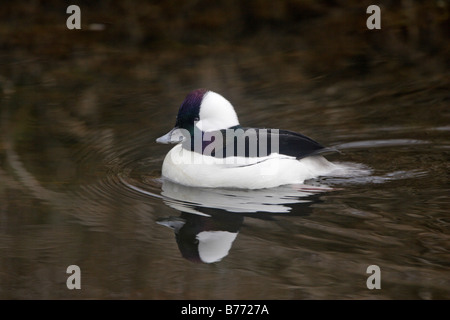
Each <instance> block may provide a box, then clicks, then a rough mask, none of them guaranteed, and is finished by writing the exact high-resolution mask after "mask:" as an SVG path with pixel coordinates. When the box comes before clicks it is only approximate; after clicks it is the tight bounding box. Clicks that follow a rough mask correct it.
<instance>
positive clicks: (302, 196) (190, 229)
mask: <svg viewBox="0 0 450 320" xmlns="http://www.w3.org/2000/svg"><path fill="white" fill-rule="evenodd" d="M329 190H330V189H329V188H324V187H312V186H306V185H301V186H282V187H278V188H272V189H258V190H240V189H216V188H214V189H212V188H194V187H186V186H182V185H179V184H176V183H173V182H170V181H167V180H164V181H163V185H162V193H161V195H162V197H163V201H164V202H165V203H166V204H167V205H168V206H170V207H172V208H174V209H177V210H180V211H181V215H180V216H179V217H169V218H164V219H160V220H158V221H157V223H158V224H160V225H163V226H166V227H169V228H171V229H172V230H173V231H174V232H175V237H176V241H177V244H178V248H179V249H180V252H181V254H182V256H183V257H184V258H186V259H188V260H191V261H194V262H203V263H213V262H218V261H220V260H222V259H223V258H224V257H225V256H227V255H228V252H229V251H230V249H231V246H232V245H233V242H234V240H235V239H236V237H237V235H238V233H239V230H240V228H241V226H242V224H243V222H244V218H245V217H249V218H250V217H251V218H254V219H264V220H275V219H276V216H277V215H283V216H285V215H290V216H306V215H309V214H311V212H312V208H311V205H312V204H314V203H318V202H320V199H319V196H320V194H321V193H323V192H326V191H329Z"/></svg>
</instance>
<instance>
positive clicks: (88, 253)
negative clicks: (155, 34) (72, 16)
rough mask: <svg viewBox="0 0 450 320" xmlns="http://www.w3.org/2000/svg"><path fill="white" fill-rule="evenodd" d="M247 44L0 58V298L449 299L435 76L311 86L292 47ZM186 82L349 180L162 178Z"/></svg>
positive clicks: (444, 160)
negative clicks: (191, 181) (208, 182)
mask: <svg viewBox="0 0 450 320" xmlns="http://www.w3.org/2000/svg"><path fill="white" fill-rule="evenodd" d="M289 37H292V35H291V36H287V38H285V39H284V40H277V41H280V42H281V41H286V42H289V41H290V38H289ZM258 39H259V40H258V41H260V42H258V43H259V44H258V43H257V42H256V40H255V42H251V41H249V42H236V43H228V44H223V43H222V44H217V45H214V46H213V45H211V46H205V45H192V46H189V47H183V46H181V45H180V46H178V45H174V44H170V45H167V46H159V47H157V48H151V49H149V48H143V47H139V46H133V45H131V46H130V45H115V44H108V45H105V46H102V45H101V43H102V42H100V44H98V45H97V46H95V47H84V46H83V45H81V44H80V45H79V47H78V46H74V47H72V51H70V55H69V56H68V57H67V56H65V58H55V56H54V55H53V52H54V51H52V53H45V54H41V53H32V52H31V53H30V52H28V51H27V49H25V48H24V46H22V47H18V48H17V49H16V51H9V52H6V51H2V59H1V61H2V65H1V68H0V71H1V73H0V82H1V88H2V91H3V92H2V98H1V107H0V108H1V109H0V298H1V299H28V298H37V299H47V298H50V299H72V298H83V299H84V298H100V299H111V298H119V299H133V298H136V299H449V298H450V289H449V288H450V272H449V270H450V269H449V268H450V233H449V225H450V214H449V206H450V200H449V194H450V187H449V186H450V184H449V172H450V170H449V169H450V167H449V159H450V143H449V137H450V121H449V116H450V109H449V91H448V88H449V87H450V81H449V78H448V74H449V73H448V69H447V70H445V68H441V67H440V65H439V64H438V62H439V61H440V60H429V61H423V60H422V62H423V63H422V62H421V63H418V62H417V61H416V62H415V63H412V64H405V65H401V64H400V65H396V66H395V68H393V69H386V70H390V72H382V71H378V72H377V71H376V69H371V70H372V71H371V72H368V73H364V75H361V74H357V72H356V71H355V75H352V74H351V73H350V74H349V75H346V76H343V75H342V78H341V76H340V75H339V74H338V75H337V76H336V75H334V76H330V73H324V74H326V75H328V76H324V77H322V76H320V75H319V74H320V72H318V73H317V74H318V75H317V76H316V77H312V76H311V75H308V73H306V72H305V69H304V68H305V66H304V65H303V64H302V59H303V58H302V54H303V52H304V51H303V50H304V49H302V48H295V46H293V47H291V48H290V49H289V50H282V49H279V50H278V51H277V50H276V49H275V48H274V47H271V46H269V47H268V48H267V50H262V48H263V47H264V43H266V42H265V41H268V42H269V43H272V41H271V40H273V39H279V38H278V36H277V35H272V34H270V33H264V32H263V33H262V34H260V35H259V38H258ZM261 43H262V44H261ZM283 43H284V42H283ZM61 46H62V47H63V48H64V45H63V44H62V45H61ZM41 49H42V48H41ZM55 55H56V53H55ZM424 60H425V59H424ZM419 61H420V59H419ZM383 63H384V64H389V63H390V60H388V59H387V60H385V61H384V62H383ZM383 63H381V64H383ZM346 70H347V71H348V69H346ZM350 70H353V69H350ZM392 70H394V71H395V72H394V71H392ZM198 87H207V88H210V89H212V90H215V91H217V92H219V93H221V94H223V95H224V96H225V97H226V98H228V99H229V100H230V101H231V102H232V103H233V104H234V106H235V108H236V111H237V114H238V116H239V119H240V122H241V124H243V125H247V126H255V127H273V128H283V129H289V130H293V131H298V132H302V133H304V134H306V135H308V136H311V137H312V138H314V139H315V140H317V141H319V142H321V143H322V144H324V145H326V146H332V147H336V148H338V149H339V150H340V151H341V153H340V154H333V155H330V156H329V157H328V159H329V160H331V161H335V162H341V163H350V164H351V165H352V166H353V167H354V168H355V170H354V172H353V173H352V174H351V175H349V176H348V177H334V178H333V177H327V178H319V179H316V180H313V181H307V182H306V183H305V185H300V186H283V187H279V188H274V189H265V190H254V191H251V190H246V191H244V190H221V189H199V188H187V187H183V186H179V185H175V184H171V183H169V182H167V181H164V180H162V179H161V178H160V175H161V165H162V162H163V159H164V156H165V154H166V153H167V152H168V151H169V148H170V147H171V146H166V145H158V144H156V143H155V139H156V138H157V137H159V136H161V135H162V134H164V133H166V132H167V131H168V130H169V129H170V128H172V126H173V124H174V122H175V116H176V113H177V110H178V107H179V105H180V104H181V102H182V101H183V99H184V97H185V95H186V94H187V93H188V92H189V91H190V90H192V89H195V88H198ZM69 265H78V266H79V267H80V270H81V290H68V289H67V287H66V280H67V278H68V276H69V275H68V274H67V273H66V269H67V267H68V266H69ZM370 265H377V266H379V268H380V270H381V289H379V290H376V289H374V290H369V289H368V288H367V286H366V280H367V278H368V277H369V276H370V274H368V273H366V270H367V268H368V266H370Z"/></svg>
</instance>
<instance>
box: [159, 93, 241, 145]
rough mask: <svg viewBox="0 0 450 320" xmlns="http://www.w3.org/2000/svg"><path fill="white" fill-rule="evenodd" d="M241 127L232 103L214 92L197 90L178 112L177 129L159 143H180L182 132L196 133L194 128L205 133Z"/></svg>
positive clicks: (187, 97) (188, 97) (190, 94)
mask: <svg viewBox="0 0 450 320" xmlns="http://www.w3.org/2000/svg"><path fill="white" fill-rule="evenodd" d="M237 125H239V120H238V118H237V115H236V112H235V111H234V108H233V106H232V105H231V103H230V102H229V101H228V100H227V99H225V98H224V97H222V96H221V95H220V94H217V93H215V92H213V91H209V90H206V89H196V90H194V91H192V92H190V93H189V94H188V95H187V96H186V98H185V99H184V101H183V103H182V104H181V107H180V109H179V110H178V115H177V120H176V123H175V127H174V128H173V129H172V130H171V131H170V132H169V133H167V134H166V135H164V136H162V137H160V138H158V139H157V140H156V142H159V143H178V142H181V141H182V140H183V134H182V132H181V130H179V129H184V131H187V132H189V133H190V134H191V135H192V134H193V133H194V128H195V127H196V128H197V129H199V130H201V131H203V132H209V131H216V130H222V129H227V128H230V127H234V126H237Z"/></svg>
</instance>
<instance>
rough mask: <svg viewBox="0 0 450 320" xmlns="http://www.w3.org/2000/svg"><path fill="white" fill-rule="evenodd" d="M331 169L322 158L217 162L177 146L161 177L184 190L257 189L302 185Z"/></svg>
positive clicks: (276, 158)
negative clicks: (192, 187)
mask: <svg viewBox="0 0 450 320" xmlns="http://www.w3.org/2000/svg"><path fill="white" fill-rule="evenodd" d="M334 169H335V165H334V164H333V163H331V162H329V161H327V160H326V159H325V158H324V157H322V156H313V157H306V158H303V159H301V160H297V159H295V158H293V157H287V156H283V155H280V154H271V155H270V156H268V157H264V158H241V157H235V158H225V159H220V158H214V157H210V156H203V155H201V154H199V153H196V152H191V151H189V150H186V149H183V148H182V146H181V144H179V145H176V146H175V147H174V148H172V149H171V150H170V151H169V153H168V154H167V155H166V158H165V159H164V163H163V167H162V175H163V176H164V177H166V178H167V179H169V180H171V181H173V182H176V183H179V184H182V185H186V186H195V187H212V188H219V187H222V188H243V189H261V188H272V187H277V186H280V185H285V184H298V183H303V182H304V181H305V180H307V179H311V178H314V177H317V176H320V175H326V174H328V173H330V172H331V171H333V170H334Z"/></svg>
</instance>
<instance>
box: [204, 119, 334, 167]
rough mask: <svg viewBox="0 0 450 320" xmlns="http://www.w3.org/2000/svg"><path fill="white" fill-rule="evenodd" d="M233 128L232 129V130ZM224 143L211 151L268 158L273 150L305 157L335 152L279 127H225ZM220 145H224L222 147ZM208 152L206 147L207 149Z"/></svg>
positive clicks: (222, 131) (287, 154)
mask: <svg viewBox="0 0 450 320" xmlns="http://www.w3.org/2000/svg"><path fill="white" fill-rule="evenodd" d="M230 130H231V131H230ZM221 133H222V139H223V142H224V143H223V144H218V145H216V147H218V146H219V145H222V146H223V149H222V150H220V152H217V151H219V150H218V149H217V148H216V149H215V150H214V152H213V153H212V154H211V155H212V156H215V157H220V158H222V157H229V156H235V157H236V156H238V157H246V158H252V157H265V156H269V155H271V154H272V153H278V154H280V155H285V156H290V157H295V158H297V159H302V158H305V157H308V156H312V155H316V154H321V153H325V152H330V151H333V150H332V149H330V148H325V147H324V146H322V145H321V144H320V143H318V142H316V141H314V140H313V139H311V138H309V137H307V136H305V135H302V134H300V133H297V132H293V131H289V130H278V129H256V128H243V127H234V128H230V129H226V130H221ZM219 148H220V147H219ZM203 151H205V148H203Z"/></svg>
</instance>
